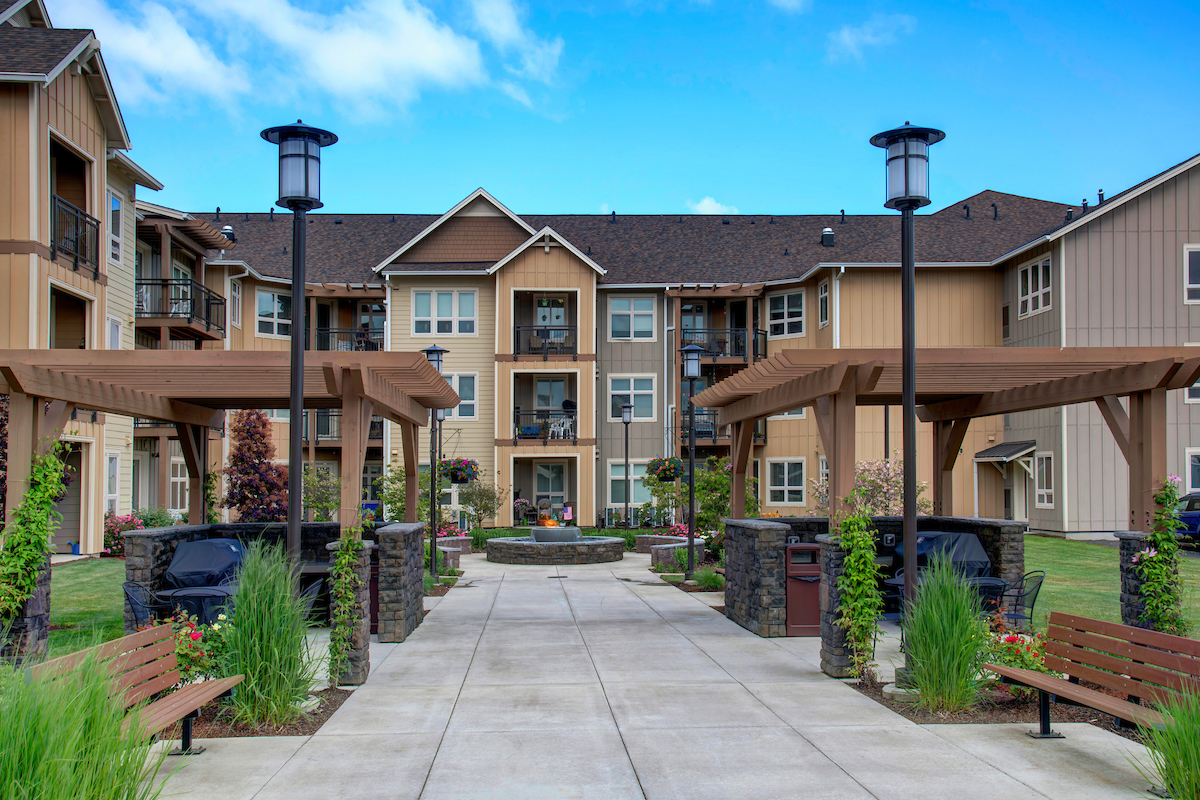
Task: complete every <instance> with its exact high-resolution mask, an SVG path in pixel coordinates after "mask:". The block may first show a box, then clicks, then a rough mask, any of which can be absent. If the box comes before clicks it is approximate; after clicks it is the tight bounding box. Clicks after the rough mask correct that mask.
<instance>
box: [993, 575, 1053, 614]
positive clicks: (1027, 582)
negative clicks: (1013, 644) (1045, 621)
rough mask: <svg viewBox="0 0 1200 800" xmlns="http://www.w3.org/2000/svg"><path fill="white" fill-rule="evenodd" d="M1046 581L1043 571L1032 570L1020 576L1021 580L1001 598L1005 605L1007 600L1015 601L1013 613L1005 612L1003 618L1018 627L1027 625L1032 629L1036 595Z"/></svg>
mask: <svg viewBox="0 0 1200 800" xmlns="http://www.w3.org/2000/svg"><path fill="white" fill-rule="evenodd" d="M1045 580H1046V573H1045V571H1044V570H1040V569H1038V570H1034V571H1032V572H1027V573H1025V574H1024V575H1022V576H1021V580H1019V581H1017V582H1016V583H1014V584H1013V585H1012V587H1011V588H1010V589H1009V590H1008V591H1007V592H1005V593H1004V595H1003V597H1001V599H1000V600H1001V603H1006V602H1007V601H1008V600H1013V601H1015V602H1014V603H1013V607H1014V610H1013V611H1005V612H1004V618H1005V619H1007V620H1009V621H1010V622H1014V623H1017V624H1018V625H1027V626H1029V627H1030V628H1032V627H1033V607H1034V605H1035V604H1036V603H1037V598H1038V593H1039V592H1040V591H1041V590H1042V583H1043V582H1045Z"/></svg>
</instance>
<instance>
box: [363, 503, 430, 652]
mask: <svg viewBox="0 0 1200 800" xmlns="http://www.w3.org/2000/svg"><path fill="white" fill-rule="evenodd" d="M424 532H425V523H423V522H400V523H395V524H393V525H387V526H384V527H382V528H379V529H378V530H376V531H375V538H376V541H377V542H378V547H379V634H378V635H379V641H381V642H403V641H404V640H405V639H407V638H408V635H409V634H410V633H412V632H413V631H415V630H416V629H417V626H418V625H420V624H421V620H422V618H423V617H424V616H425V579H424V560H425V559H424V547H423V545H422V542H423V539H424V536H423V534H424Z"/></svg>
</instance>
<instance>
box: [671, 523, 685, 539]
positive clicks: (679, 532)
mask: <svg viewBox="0 0 1200 800" xmlns="http://www.w3.org/2000/svg"><path fill="white" fill-rule="evenodd" d="M687 532H688V526H687V523H686V522H681V523H679V524H678V525H672V526H671V531H670V534H671V535H672V536H687Z"/></svg>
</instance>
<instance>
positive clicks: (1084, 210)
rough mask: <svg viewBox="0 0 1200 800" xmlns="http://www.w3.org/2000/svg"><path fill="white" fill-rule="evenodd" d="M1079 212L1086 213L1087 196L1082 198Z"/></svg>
mask: <svg viewBox="0 0 1200 800" xmlns="http://www.w3.org/2000/svg"><path fill="white" fill-rule="evenodd" d="M1079 213H1080V214H1086V213H1087V198H1086V197H1085V198H1083V210H1082V211H1080V212H1079Z"/></svg>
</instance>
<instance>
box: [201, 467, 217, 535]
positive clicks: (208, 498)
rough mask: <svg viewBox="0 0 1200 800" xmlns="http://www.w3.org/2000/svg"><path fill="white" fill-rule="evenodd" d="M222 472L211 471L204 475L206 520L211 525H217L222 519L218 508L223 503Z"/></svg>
mask: <svg viewBox="0 0 1200 800" xmlns="http://www.w3.org/2000/svg"><path fill="white" fill-rule="evenodd" d="M220 491H221V474H220V473H219V472H209V473H206V474H205V475H204V521H205V522H207V523H208V524H209V525H216V524H217V523H218V522H220V521H221V514H220V512H219V511H217V508H218V507H220V505H221V498H220V496H219V495H220Z"/></svg>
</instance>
